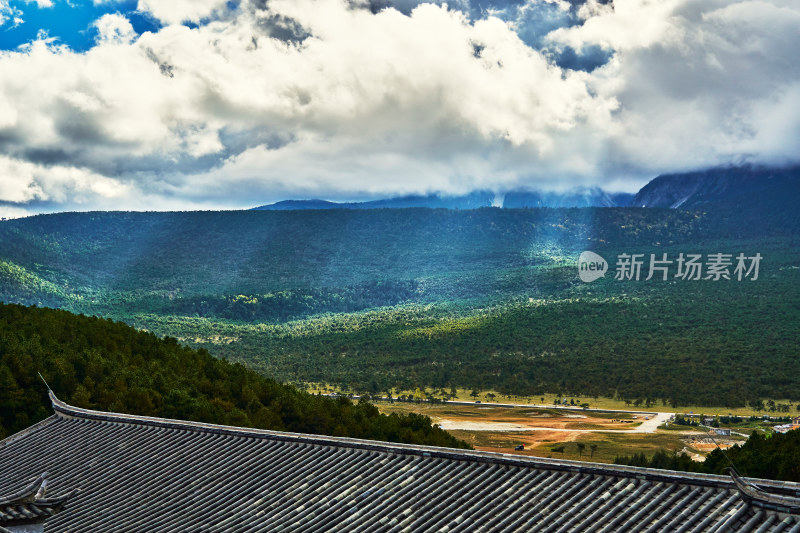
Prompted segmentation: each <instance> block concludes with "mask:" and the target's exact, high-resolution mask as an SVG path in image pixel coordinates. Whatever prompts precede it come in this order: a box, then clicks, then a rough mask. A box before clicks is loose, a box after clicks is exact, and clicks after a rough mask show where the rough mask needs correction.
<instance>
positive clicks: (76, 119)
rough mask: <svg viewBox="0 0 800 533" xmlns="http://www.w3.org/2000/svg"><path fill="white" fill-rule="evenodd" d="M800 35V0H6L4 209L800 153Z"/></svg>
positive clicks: (617, 179)
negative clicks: (798, 51) (798, 57)
mask: <svg viewBox="0 0 800 533" xmlns="http://www.w3.org/2000/svg"><path fill="white" fill-rule="evenodd" d="M95 2H97V5H96V4H95ZM798 27H800V5H798V4H797V2H796V0H759V1H756V0H659V1H654V0H615V1H614V2H613V3H611V2H606V1H600V0H585V1H577V0H573V1H566V0H510V1H509V0H494V1H484V0H451V1H449V2H447V3H445V2H443V1H442V0H428V1H425V0H239V1H237V2H231V1H229V0H169V1H165V0H135V1H134V0H119V1H117V0H69V1H68V0H31V1H12V0H0V216H22V215H25V214H30V213H35V212H42V211H53V210H71V209H78V210H85V209H196V208H204V209H207V208H238V207H248V206H252V205H258V204H264V203H268V202H271V201H277V200H282V199H286V198H327V199H332V200H348V199H354V198H359V199H363V198H370V197H382V196H383V197H385V196H392V195H402V194H427V193H437V192H438V193H446V194H464V193H467V192H469V191H472V190H477V189H482V190H486V189H489V190H493V191H495V192H497V193H500V194H501V193H503V192H504V191H508V190H512V189H520V188H523V189H543V190H564V189H570V188H573V187H578V186H601V187H604V188H606V189H607V190H610V191H628V192H630V191H635V190H637V189H638V188H639V187H640V186H641V185H643V184H644V183H646V182H647V181H649V180H650V179H651V178H653V177H654V176H656V175H658V174H661V173H667V172H679V171H685V170H694V169H699V168H707V167H713V166H718V165H729V164H741V163H754V164H765V165H787V164H798V163H800V155H798V154H800V150H798V148H800V146H798V141H797V139H800V63H799V62H798V61H797V59H796V56H797V54H796V51H797V50H798V49H800V32H798V31H797V28H798Z"/></svg>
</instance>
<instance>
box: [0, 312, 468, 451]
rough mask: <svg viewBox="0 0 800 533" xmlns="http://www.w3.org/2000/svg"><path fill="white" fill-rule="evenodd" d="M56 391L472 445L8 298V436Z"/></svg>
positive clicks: (1, 409)
mask: <svg viewBox="0 0 800 533" xmlns="http://www.w3.org/2000/svg"><path fill="white" fill-rule="evenodd" d="M37 372H41V374H42V375H43V376H44V377H45V379H46V380H47V382H48V383H49V385H50V386H51V387H52V389H53V391H54V392H55V393H56V395H57V396H58V397H59V398H61V399H62V400H65V401H67V402H68V403H71V404H72V405H76V406H79V407H86V408H91V409H99V410H109V411H115V412H120V413H132V414H140V415H149V416H159V417H167V418H178V419H183V420H194V421H201V422H212V423H218V424H228V425H235V426H244V427H258V428H265V429H277V430H287V431H297V432H304V433H315V434H325V435H338V436H348V437H358V438H365V439H376V440H388V441H394V442H408V443H417V444H431V445H437V446H449V447H465V446H466V445H465V444H464V443H462V442H461V441H459V440H457V439H455V438H453V437H452V436H450V435H449V434H448V433H446V432H444V431H442V430H441V429H439V428H438V427H433V426H431V421H430V419H429V418H428V417H425V416H421V415H415V414H410V415H403V416H398V415H396V414H392V415H390V416H387V415H381V414H379V413H378V410H377V409H376V408H375V407H374V406H372V405H370V404H367V403H359V404H353V403H352V402H351V401H350V400H348V399H346V398H337V399H331V398H327V397H321V396H313V395H310V394H307V393H304V392H300V391H298V390H297V389H295V388H294V387H291V386H287V385H282V384H280V383H277V382H275V381H273V380H270V379H267V378H265V377H263V376H261V375H259V374H257V373H256V372H253V371H252V370H248V369H246V368H245V367H243V366H241V365H238V364H231V363H228V362H226V361H224V360H221V359H217V358H215V357H212V356H211V355H209V354H208V352H206V351H205V350H193V349H190V348H186V347H183V346H181V345H179V344H178V343H177V342H176V341H175V339H172V338H166V339H163V340H162V339H159V338H157V337H156V336H155V335H153V334H151V333H144V332H140V331H136V330H135V329H133V328H132V327H130V326H127V325H125V324H121V323H118V322H112V321H110V320H102V319H98V318H95V317H85V316H76V315H73V314H71V313H68V312H66V311H58V310H52V309H38V308H28V307H23V306H19V305H0V437H4V436H6V435H8V434H10V433H13V432H15V431H18V430H20V429H23V428H25V427H27V426H29V425H30V424H32V423H33V422H36V421H37V420H41V419H43V418H45V417H47V416H49V415H51V414H52V409H51V408H50V402H49V400H48V398H47V394H46V389H45V386H44V383H42V381H41V380H40V379H39V376H38V375H37Z"/></svg>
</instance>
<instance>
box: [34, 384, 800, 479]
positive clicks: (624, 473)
mask: <svg viewBox="0 0 800 533" xmlns="http://www.w3.org/2000/svg"><path fill="white" fill-rule="evenodd" d="M49 395H50V401H51V402H52V405H53V410H54V411H55V413H56V416H57V417H60V418H75V419H84V420H98V421H101V422H110V423H123V424H138V425H145V426H153V427H160V428H167V429H177V430H185V431H198V432H204V433H215V434H220V435H232V436H240V437H249V438H262V439H271V440H279V441H288V442H299V443H305V444H315V445H323V446H338V447H345V448H357V449H362V450H370V451H377V452H383V453H390V454H406V455H419V456H425V457H438V458H443V459H451V460H453V459H455V460H461V461H476V462H487V463H495V464H503V465H509V466H525V467H539V468H547V469H551V470H563V471H570V472H580V473H586V474H598V475H607V476H618V477H629V478H636V479H646V480H649V481H656V482H666V483H669V482H677V481H680V482H683V483H686V482H690V483H694V484H697V485H705V486H714V487H724V488H730V489H733V490H736V485H735V484H734V482H733V480H732V479H731V478H730V477H728V476H720V475H715V474H699V473H695V472H677V471H673V470H658V469H654V468H642V467H634V466H624V465H612V464H606V463H590V462H584V461H571V460H567V459H547V458H543V457H529V456H519V455H511V454H504V453H498V452H487V451H480V450H461V449H457V448H443V447H437V446H427V445H421V444H405V443H397V442H385V441H377V440H367V439H355V438H350V437H334V436H328V435H314V434H307V433H292V432H287V431H276V430H271V429H258V428H242V427H237V426H225V425H221V424H210V423H207V422H192V421H187V420H176V419H171V418H158V417H152V416H143V415H130V414H125V413H112V412H105V411H94V410H91V409H85V408H82V407H75V406H72V405H69V404H67V403H65V402H63V401H61V400H59V399H58V398H57V397H56V395H55V394H54V393H53V391H49ZM48 420H49V419H48ZM758 484H759V486H761V487H764V486H769V487H775V488H779V489H781V488H782V489H784V490H792V491H797V492H798V494H800V484H798V483H791V482H783V481H773V480H762V479H759V480H758Z"/></svg>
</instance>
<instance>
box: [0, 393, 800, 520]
mask: <svg viewBox="0 0 800 533" xmlns="http://www.w3.org/2000/svg"><path fill="white" fill-rule="evenodd" d="M53 407H54V409H55V415H54V416H52V417H50V418H48V419H47V420H45V421H43V422H40V423H39V424H37V425H35V426H33V427H31V428H29V429H28V430H26V431H24V432H22V433H20V434H17V435H14V436H12V437H10V438H8V439H6V440H5V441H3V442H1V443H0V494H4V493H8V492H11V491H13V490H14V488H15V487H17V488H18V487H19V486H20V485H21V484H24V483H22V481H23V480H25V479H29V478H30V476H31V473H32V472H42V471H48V472H50V483H51V487H53V488H56V489H58V490H62V491H67V490H69V489H73V488H78V489H81V490H80V492H79V493H77V494H76V495H75V496H73V497H72V498H71V499H70V500H69V504H68V505H67V506H66V508H65V509H64V510H63V511H62V512H61V513H59V514H57V515H56V516H54V517H53V518H52V519H51V520H49V521H48V522H47V525H46V529H45V531H51V532H62V531H69V532H72V533H77V532H81V531H120V532H122V531H125V532H134V531H138V532H165V531H193V532H212V531H365V532H390V531H391V532H398V531H542V532H557V531H559V532H566V531H594V532H616V531H642V532H644V531H670V532H673V531H675V532H680V531H687V532H689V531H714V532H721V531H726V530H727V531H742V532H746V531H759V532H766V531H769V532H778V531H783V532H790V531H791V532H795V533H796V532H798V531H800V520H799V519H800V517H798V516H795V515H792V514H788V513H785V512H779V511H776V510H774V509H768V508H764V507H759V506H756V505H753V504H752V503H748V500H746V499H743V498H742V496H741V495H740V493H739V491H738V490H737V489H736V487H735V485H734V483H733V481H732V480H731V479H730V478H727V477H722V476H709V475H697V474H686V473H677V472H668V471H658V470H649V469H641V468H632V467H622V466H613V465H600V464H593V463H579V462H573V461H558V460H546V459H528V458H524V457H520V456H512V455H503V454H494V453H487V452H471V451H462V450H451V449H442V448H432V447H425V446H413V445H402V444H393V443H386V442H373V441H363V440H355V439H345V438H334V437H322V436H315V435H299V434H292V433H282V432H274V431H264V430H251V429H242V428H232V427H226V426H216V425H211V424H200V423H192V422H182V421H176V420H165V419H157V418H147V417H138V416H131V415H119V414H110V413H100V412H96V411H88V410H83V409H78V408H75V407H70V406H68V405H66V404H63V403H61V402H59V401H58V400H56V399H55V398H53ZM751 481H752V480H751ZM757 483H758V485H759V486H760V487H761V488H762V489H764V490H767V491H771V492H772V493H775V494H782V495H783V496H797V495H798V494H800V492H799V491H800V485H797V484H792V483H779V482H770V481H763V480H757Z"/></svg>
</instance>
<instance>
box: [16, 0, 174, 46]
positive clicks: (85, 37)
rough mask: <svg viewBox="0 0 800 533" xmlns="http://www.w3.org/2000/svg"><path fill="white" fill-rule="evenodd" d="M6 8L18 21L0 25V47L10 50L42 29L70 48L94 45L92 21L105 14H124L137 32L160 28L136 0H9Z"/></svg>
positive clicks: (94, 34) (94, 33) (33, 37)
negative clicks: (49, 0) (43, 1)
mask: <svg viewBox="0 0 800 533" xmlns="http://www.w3.org/2000/svg"><path fill="white" fill-rule="evenodd" d="M9 7H10V8H11V9H13V10H14V13H15V15H14V17H15V18H19V19H20V22H18V23H14V22H13V21H9V22H7V23H6V24H5V25H3V26H2V28H0V49H3V50H13V49H15V48H17V47H18V46H20V45H23V44H25V43H28V42H30V41H33V40H34V39H36V38H37V36H38V35H39V32H41V31H44V32H47V34H48V35H49V36H50V37H53V38H55V39H57V42H59V43H61V44H65V45H67V46H69V47H70V48H72V49H73V50H76V51H85V50H87V49H89V48H91V47H92V46H94V44H95V39H96V37H97V28H95V27H94V22H95V21H96V20H97V19H99V18H100V17H101V16H103V15H105V14H107V13H116V12H120V13H123V14H124V15H125V16H126V17H127V18H128V20H130V21H131V24H132V25H133V27H134V29H135V30H136V32H137V33H139V34H141V33H144V32H145V31H157V30H158V29H159V28H160V27H161V24H160V23H159V22H158V20H156V19H154V18H153V17H152V16H149V15H148V14H143V13H138V12H137V11H136V0H125V1H121V2H107V3H103V4H101V5H95V4H94V2H93V1H92V0H69V1H65V0H53V4H52V6H50V7H39V5H38V4H37V3H36V2H24V1H23V2H20V1H12V2H9Z"/></svg>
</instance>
